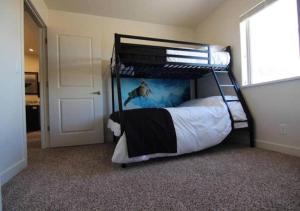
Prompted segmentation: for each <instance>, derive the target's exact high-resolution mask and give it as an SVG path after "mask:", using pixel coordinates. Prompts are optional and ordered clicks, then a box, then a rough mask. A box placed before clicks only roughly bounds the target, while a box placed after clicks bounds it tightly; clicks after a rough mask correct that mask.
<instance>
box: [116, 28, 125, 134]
mask: <svg viewBox="0 0 300 211" xmlns="http://www.w3.org/2000/svg"><path fill="white" fill-rule="evenodd" d="M120 45H121V36H120V35H119V34H115V56H116V58H115V59H116V67H115V68H116V78H117V89H118V105H119V117H120V123H121V134H122V133H123V132H124V120H123V113H122V112H123V104H122V93H121V79H120V69H121V64H120V57H119V52H120Z"/></svg>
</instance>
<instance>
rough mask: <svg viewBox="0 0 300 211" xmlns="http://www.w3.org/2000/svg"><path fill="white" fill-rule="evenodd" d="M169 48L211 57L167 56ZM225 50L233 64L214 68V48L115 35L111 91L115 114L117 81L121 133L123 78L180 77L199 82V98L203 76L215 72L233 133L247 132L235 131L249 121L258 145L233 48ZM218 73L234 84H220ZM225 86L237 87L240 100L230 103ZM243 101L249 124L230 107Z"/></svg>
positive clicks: (251, 138) (251, 134)
mask: <svg viewBox="0 0 300 211" xmlns="http://www.w3.org/2000/svg"><path fill="white" fill-rule="evenodd" d="M122 38H125V39H131V40H139V41H152V42H158V43H169V44H179V45H184V46H198V47H201V48H200V49H195V48H193V49H190V48H176V47H165V46H157V45H143V44H132V43H122V40H121V39H122ZM140 47H141V48H142V49H148V50H147V52H145V51H141V50H140ZM167 49H171V50H172V49H173V50H180V51H193V52H200V53H205V54H207V56H206V57H200V56H187V55H172V54H171V55H170V54H168V55H167V54H166V50H167ZM225 51H226V52H228V53H229V54H230V57H231V58H230V63H229V65H213V64H211V55H210V45H208V44H202V43H194V42H185V41H177V40H167V39H158V38H150V37H141V36H132V35H123V34H115V43H114V49H113V55H112V58H111V88H112V110H113V112H115V90H114V89H115V87H114V79H116V83H117V100H118V106H119V110H118V112H119V118H120V124H121V134H123V132H124V119H123V111H124V110H123V104H122V103H123V102H122V96H121V87H122V85H121V78H124V77H131V78H132V77H135V78H180V79H190V80H194V83H195V90H194V91H195V98H198V91H197V90H198V88H197V87H198V86H197V83H198V80H197V79H198V78H200V77H202V76H203V75H205V74H207V73H212V74H213V78H214V80H215V82H216V85H217V87H218V90H219V92H220V95H221V96H222V99H223V101H224V103H225V104H226V107H227V110H228V112H229V115H230V119H231V123H232V131H234V130H243V129H245V128H242V129H235V128H234V123H239V122H247V123H248V127H247V128H246V129H247V130H248V132H249V137H250V146H251V147H254V146H255V141H254V135H255V130H254V120H253V117H252V115H251V113H250V110H249V107H248V106H247V103H246V101H245V99H244V97H243V94H242V92H241V90H240V87H239V85H238V83H237V81H236V79H235V77H234V75H233V73H232V56H231V48H230V47H229V46H228V47H226V48H225ZM167 56H171V57H176V58H188V59H190V58H191V59H201V60H207V63H182V62H180V63H178V62H170V61H167ZM218 74H228V76H229V79H230V82H231V84H225V85H222V84H220V81H219V79H218ZM222 87H233V88H234V91H235V92H236V95H237V97H238V100H227V99H226V98H225V94H224V90H223V88H222ZM234 101H239V102H240V103H241V105H242V107H243V109H244V112H245V114H246V117H247V120H246V121H236V120H234V119H233V116H232V113H231V110H230V108H229V103H230V102H234Z"/></svg>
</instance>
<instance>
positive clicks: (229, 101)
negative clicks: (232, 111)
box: [226, 100, 240, 102]
mask: <svg viewBox="0 0 300 211" xmlns="http://www.w3.org/2000/svg"><path fill="white" fill-rule="evenodd" d="M226 102H240V100H226Z"/></svg>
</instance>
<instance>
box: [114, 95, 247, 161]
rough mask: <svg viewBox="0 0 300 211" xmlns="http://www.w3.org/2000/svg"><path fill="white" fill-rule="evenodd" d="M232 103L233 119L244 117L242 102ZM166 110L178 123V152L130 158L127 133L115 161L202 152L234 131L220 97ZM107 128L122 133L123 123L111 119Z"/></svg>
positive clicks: (118, 145) (115, 155) (117, 151)
mask: <svg viewBox="0 0 300 211" xmlns="http://www.w3.org/2000/svg"><path fill="white" fill-rule="evenodd" d="M231 99H232V97H231ZM233 105H234V106H231V110H232V112H233V115H234V119H239V120H240V119H245V118H246V117H245V114H244V112H243V110H242V107H241V106H240V105H239V103H235V104H233ZM166 109H167V110H168V111H169V112H170V114H171V116H172V119H173V123H174V126H175V131H176V136H177V153H158V154H151V155H144V156H139V157H133V158H129V157H128V152H127V144H126V134H125V133H124V134H122V136H121V138H120V139H119V141H118V144H117V146H116V148H115V151H114V154H113V157H112V162H114V163H132V162H139V161H145V160H149V159H151V158H155V157H167V156H176V155H180V154H185V153H190V152H195V151H200V150H202V149H205V148H208V147H211V146H214V145H217V144H219V143H221V142H222V141H223V140H224V139H225V138H226V136H227V135H228V134H229V133H230V131H231V121H230V117H229V113H228V111H227V108H226V105H225V104H224V102H223V101H222V99H221V98H220V97H209V98H205V99H201V100H192V101H189V102H187V103H184V104H183V105H182V107H177V108H166ZM244 126H246V125H244ZM244 126H243V127H244ZM108 128H110V129H111V130H112V131H113V132H114V134H115V135H117V136H119V135H120V125H119V124H118V123H116V122H113V121H112V120H111V119H109V121H108Z"/></svg>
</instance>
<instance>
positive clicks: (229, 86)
mask: <svg viewBox="0 0 300 211" xmlns="http://www.w3.org/2000/svg"><path fill="white" fill-rule="evenodd" d="M220 86H224V87H226V86H227V87H233V86H234V85H233V84H231V85H225V84H223V85H220Z"/></svg>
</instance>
